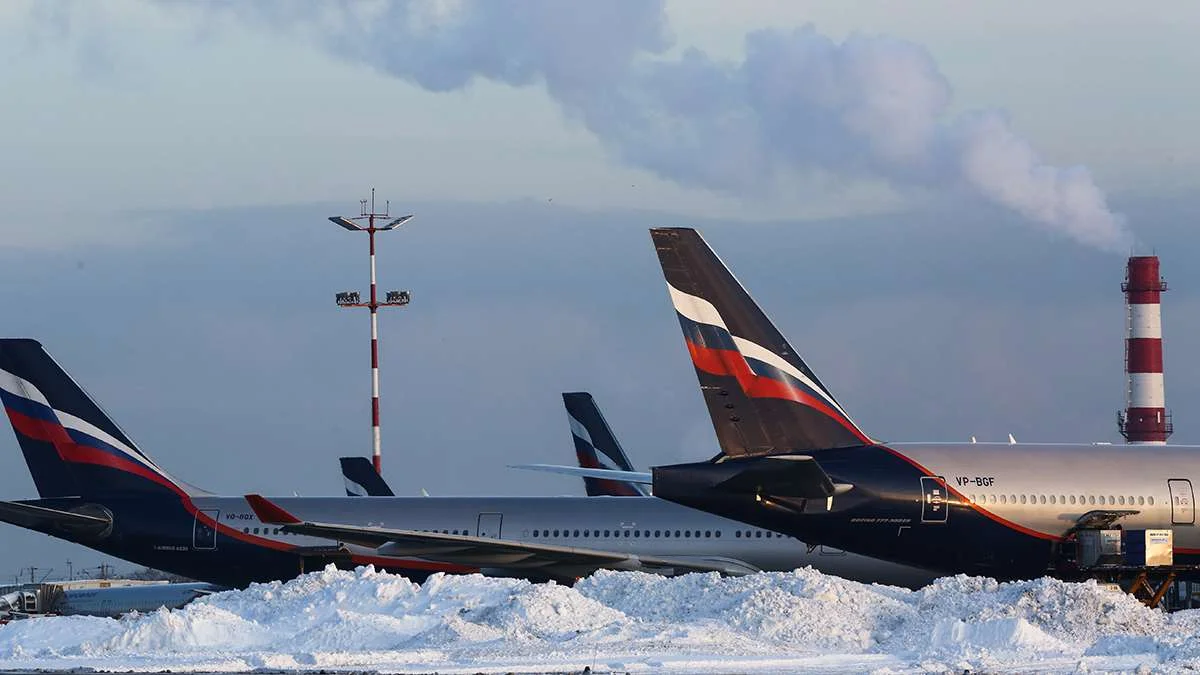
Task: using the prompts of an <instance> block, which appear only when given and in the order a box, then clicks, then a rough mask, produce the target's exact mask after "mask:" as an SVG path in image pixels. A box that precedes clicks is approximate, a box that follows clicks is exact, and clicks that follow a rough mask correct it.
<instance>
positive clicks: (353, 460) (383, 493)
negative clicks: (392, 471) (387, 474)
mask: <svg viewBox="0 0 1200 675" xmlns="http://www.w3.org/2000/svg"><path fill="white" fill-rule="evenodd" d="M339 459H340V461H341V463H342V479H343V480H345V481H346V496H347V497H394V496H396V493H395V492H392V488H391V486H389V485H388V484H387V481H385V480H384V479H383V476H381V475H379V474H378V473H377V472H376V471H375V465H373V464H371V460H369V459H367V458H366V457H341V458H339Z"/></svg>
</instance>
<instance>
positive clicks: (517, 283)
mask: <svg viewBox="0 0 1200 675" xmlns="http://www.w3.org/2000/svg"><path fill="white" fill-rule="evenodd" d="M1044 4H1045V3H1032V2H1029V3H1010V2H1004V3H1001V2H994V3H992V2H989V3H972V4H969V5H965V4H962V3H957V2H926V3H920V4H911V5H904V6H899V5H896V4H895V3H884V2H878V3H874V2H859V3H843V2H833V1H831V2H792V1H783V0H780V1H778V2H768V1H765V0H764V1H761V2H744V3H736V4H734V3H726V2H718V1H716V0H712V1H709V0H692V1H690V2H688V1H683V0H680V1H679V2H670V3H668V4H667V5H666V6H665V9H663V8H660V7H659V6H658V5H656V4H654V3H651V2H637V1H630V2H614V3H611V5H605V7H610V6H611V8H612V9H611V11H604V12H597V13H596V14H595V15H594V16H593V15H586V16H582V17H570V16H566V17H564V16H561V12H560V13H557V14H556V13H555V11H554V7H555V6H556V3H547V2H537V1H536V0H529V1H528V2H514V3H487V5H486V7H499V8H501V9H500V10H487V9H486V8H485V9H480V7H479V6H476V5H475V4H474V3H470V2H461V3H413V5H412V7H411V8H410V7H409V6H408V5H401V4H400V3H396V4H391V5H387V6H386V7H385V9H386V10H387V11H381V10H380V6H379V5H378V4H377V3H376V4H372V5H366V6H357V5H352V6H351V9H350V10H348V13H341V12H337V11H333V10H329V9H327V10H324V11H312V10H309V9H308V8H310V7H313V6H314V5H302V4H296V3H291V4H289V3H257V4H254V5H252V6H251V9H249V10H247V9H246V7H245V6H244V5H237V4H226V3H211V4H206V5H203V6H199V5H194V4H189V3H172V2H163V3H150V2H109V3H103V4H101V3H84V2H79V3H70V2H67V3H61V2H37V3H34V2H32V1H30V2H22V1H19V0H18V1H15V2H5V3H0V38H2V39H0V56H2V57H3V62H4V63H5V64H7V66H8V67H7V68H6V69H5V70H3V71H2V72H0V100H2V101H3V103H2V104H0V203H2V204H4V209H3V213H2V214H0V233H2V235H3V236H2V237H0V279H2V280H3V283H4V284H5V287H6V288H8V289H9V291H10V292H9V293H6V294H0V311H2V312H3V314H4V316H5V319H6V323H7V328H6V330H5V332H6V333H7V334H8V335H12V336H32V337H37V338H39V339H41V340H42V341H43V342H44V343H45V344H46V346H47V348H48V349H49V350H50V351H51V353H52V354H54V355H55V356H56V357H57V358H58V359H59V360H60V362H61V363H62V364H63V365H64V366H65V367H66V368H67V369H68V370H70V371H71V372H72V374H74V375H75V376H76V379H77V380H79V381H80V382H81V383H82V384H83V385H84V386H85V387H86V388H88V389H89V390H90V391H91V392H92V393H93V395H94V396H96V397H97V398H98V399H100V401H101V403H102V404H103V405H104V406H105V407H106V408H107V409H108V410H109V412H110V413H112V414H113V415H114V417H116V419H117V421H118V422H119V423H120V424H121V425H122V426H123V427H124V428H125V430H126V431H127V432H128V433H129V434H130V435H131V436H132V437H133V438H134V439H135V440H136V441H138V443H139V444H140V445H141V446H142V448H143V449H144V450H146V451H147V452H148V453H149V454H151V455H152V456H153V457H155V458H156V459H157V460H158V461H159V462H160V463H161V464H162V465H164V466H165V467H166V468H167V469H168V470H169V471H171V472H172V473H174V474H175V475H178V476H181V477H183V478H185V479H186V480H188V481H189V482H192V483H195V484H197V485H200V486H202V487H205V488H207V489H210V490H214V491H218V492H222V493H229V494H240V493H243V492H247V491H261V492H267V493H271V492H273V493H276V494H291V492H292V491H298V492H300V493H301V494H310V495H317V494H336V493H338V492H340V490H341V481H340V478H339V476H338V473H337V466H336V457H337V456H338V455H341V454H353V453H360V454H366V453H369V451H370V434H369V428H368V421H369V412H368V411H369V408H368V395H369V378H368V372H367V365H368V362H367V344H366V337H367V319H366V316H365V315H362V314H360V313H355V312H347V311H345V310H342V311H339V310H337V309H336V308H335V307H334V306H333V293H334V292H335V291H338V290H346V289H355V288H359V289H362V290H365V284H366V270H365V267H366V261H365V260H364V258H365V250H364V249H365V248H366V242H365V241H363V240H362V238H360V237H356V236H355V235H352V234H350V233H347V232H344V231H342V230H340V229H338V228H336V227H335V226H333V225H332V224H330V223H328V222H326V221H325V217H326V216H329V215H333V214H336V213H347V214H350V215H353V214H354V213H355V212H356V211H357V207H358V202H357V200H358V199H359V198H360V197H363V196H365V195H366V194H367V192H368V190H369V188H370V187H371V186H375V187H377V189H378V191H379V192H378V194H379V197H380V199H391V201H392V205H393V206H392V209H393V211H394V212H400V211H404V212H408V211H412V212H415V213H416V214H417V219H416V220H414V221H413V222H412V223H411V224H409V225H406V226H405V227H404V228H402V229H401V230H400V231H398V232H394V233H390V234H387V235H384V236H383V237H382V238H381V240H380V248H381V253H380V277H381V283H382V285H383V286H384V287H386V288H408V289H411V290H412V292H413V297H414V300H413V304H412V305H411V306H409V307H407V308H405V309H403V310H399V311H395V312H388V313H386V314H384V316H383V317H382V318H381V332H382V339H383V343H382V350H383V355H382V361H383V377H382V387H383V417H384V453H385V458H384V459H385V473H386V475H387V478H388V480H389V481H390V482H392V483H393V485H394V486H395V487H396V488H397V489H398V491H399V492H400V493H401V494H418V493H419V491H420V489H422V488H425V489H427V490H428V491H429V492H430V493H432V494H435V495H438V494H441V495H448V494H480V493H503V494H566V493H579V492H581V486H579V485H576V484H575V482H574V481H572V480H570V479H567V478H563V477H555V476H539V475H523V474H520V473H516V472H511V471H506V470H504V469H503V468H502V467H503V465H504V464H506V463H511V462H514V461H563V460H568V459H570V455H571V446H570V438H569V436H568V429H567V425H566V423H565V420H564V417H563V414H562V412H561V409H560V406H561V401H560V399H559V396H558V394H559V392H561V391H564V390H590V391H592V392H593V393H594V394H595V395H596V397H597V399H598V401H599V402H600V404H601V405H602V407H603V408H604V409H605V412H606V413H607V415H608V417H609V421H610V423H611V424H612V426H613V427H614V429H615V431H616V432H617V433H618V434H619V435H620V437H621V438H622V439H623V441H624V443H625V445H626V447H627V450H629V452H630V454H631V455H632V456H633V458H634V461H635V463H637V464H638V465H639V466H648V465H651V464H654V463H665V462H673V461H680V460H686V459H696V458H702V457H707V456H710V455H711V454H712V452H713V450H714V443H713V439H712V433H711V427H710V426H709V424H708V421H707V417H706V415H705V413H704V410H703V407H702V401H701V398H700V396H699V394H698V392H697V391H696V387H695V380H694V377H693V374H692V372H691V368H690V365H689V364H688V362H687V358H686V352H685V351H684V349H683V346H682V341H681V340H680V336H679V335H678V327H677V324H676V322H675V321H674V318H673V315H672V311H671V309H670V306H669V303H668V302H667V299H666V295H665V293H664V292H663V288H662V281H661V274H660V272H659V270H658V267H657V263H656V260H655V257H654V254H653V251H652V249H651V247H650V244H649V237H648V235H647V234H646V228H648V227H650V226H655V225H695V226H697V227H700V228H701V229H702V230H703V231H704V233H705V235H706V237H707V238H708V239H709V241H710V243H712V244H713V245H714V247H715V248H717V250H718V253H720V254H721V255H722V257H723V258H724V259H725V261H726V262H727V263H729V264H730V265H731V267H732V268H733V269H734V271H735V273H737V275H738V276H739V278H740V279H741V280H742V282H743V283H744V284H745V285H746V286H747V287H748V288H749V290H750V291H751V293H752V294H754V295H755V297H756V298H758V299H759V300H760V301H761V303H762V305H763V306H764V308H765V309H766V310H767V312H768V313H769V314H770V315H772V316H773V317H774V318H775V319H776V321H777V323H778V324H779V325H780V327H781V328H782V329H783V331H784V333H785V334H787V335H788V336H789V337H790V338H791V339H792V342H793V344H794V345H795V346H796V347H797V348H798V349H799V350H801V352H802V353H803V354H804V355H805V357H806V358H807V359H808V361H809V363H810V365H811V366H812V367H813V368H814V369H815V370H816V371H817V372H818V374H819V375H820V376H821V377H822V379H823V380H824V381H825V382H826V384H828V385H829V386H830V387H831V388H832V389H833V390H834V393H835V394H836V395H837V396H838V397H839V398H840V399H841V401H842V403H843V404H844V406H845V407H846V408H847V409H848V411H849V412H850V413H851V415H852V416H853V417H855V419H856V421H858V422H859V424H860V425H861V426H863V428H864V429H866V430H867V431H868V433H870V434H872V435H874V436H876V437H880V438H884V439H896V440H921V439H930V440H956V439H964V438H966V437H967V436H969V435H971V434H975V435H977V436H979V437H980V438H981V439H984V438H990V439H997V440H999V439H1003V438H1004V437H1005V435H1006V434H1007V433H1009V432H1012V433H1014V434H1015V435H1016V436H1017V437H1018V439H1020V440H1053V441H1072V440H1085V441H1089V440H1109V441H1112V440H1116V434H1115V423H1114V414H1115V411H1116V410H1117V409H1118V408H1120V407H1122V406H1123V405H1124V381H1123V377H1122V373H1121V366H1122V358H1123V347H1122V344H1121V339H1122V334H1123V330H1124V310H1123V307H1122V304H1121V303H1122V297H1121V295H1120V291H1119V284H1120V282H1121V280H1122V277H1123V263H1124V261H1123V257H1122V255H1121V254H1120V253H1121V252H1122V251H1125V252H1127V251H1128V250H1129V242H1136V246H1137V247H1138V249H1139V250H1142V251H1148V250H1156V251H1157V252H1159V253H1160V254H1161V255H1162V259H1163V272H1164V275H1165V276H1166V278H1167V280H1168V282H1169V283H1170V284H1171V288H1172V290H1171V291H1170V292H1169V293H1168V294H1167V295H1166V296H1165V297H1164V302H1165V303H1166V305H1165V308H1164V335H1165V338H1166V347H1165V352H1166V361H1167V371H1168V372H1167V375H1166V381H1167V397H1168V405H1169V406H1170V407H1171V408H1172V409H1173V410H1174V411H1175V414H1176V417H1175V419H1176V427H1177V430H1178V431H1177V432H1176V436H1175V440H1177V441H1180V442H1196V441H1200V433H1197V432H1196V431H1195V429H1196V427H1195V426H1194V425H1191V424H1189V422H1188V420H1189V419H1190V415H1189V411H1191V410H1195V409H1197V407H1198V406H1200V387H1197V386H1196V385H1195V384H1193V383H1194V382H1195V377H1194V376H1193V374H1194V373H1195V372H1196V366H1197V365H1200V358H1198V357H1196V356H1195V355H1193V354H1190V353H1189V352H1188V349H1189V346H1190V345H1189V342H1190V339H1189V338H1190V336H1191V335H1193V334H1194V333H1195V332H1196V331H1197V330H1198V329H1200V318H1198V317H1200V312H1198V311H1197V310H1200V291H1198V290H1196V289H1200V271H1194V270H1193V269H1190V267H1191V266H1190V265H1189V263H1190V262H1191V261H1192V260H1194V259H1195V256H1196V254H1197V253H1200V251H1197V250H1196V249H1197V248H1198V246H1197V238H1196V237H1195V235H1194V234H1193V223H1195V222H1197V219H1198V218H1200V200H1197V199H1196V198H1194V197H1192V196H1191V195H1192V193H1194V192H1195V191H1196V188H1197V187H1200V185H1197V183H1198V182H1200V178H1198V177H1200V172H1198V171H1197V169H1198V168H1200V135H1198V134H1196V133H1194V131H1193V129H1192V125H1193V124H1194V121H1193V119H1192V115H1191V114H1190V111H1194V110H1195V109H1196V107H1197V105H1198V104H1200V101H1198V100H1197V98H1198V97H1200V94H1197V91H1196V88H1195V87H1194V86H1191V83H1192V82H1194V81H1195V80H1196V76H1197V75H1198V73H1197V72H1196V66H1195V64H1197V63H1200V53H1197V51H1198V49H1200V47H1197V46H1196V42H1195V39H1194V35H1196V34H1197V31H1198V29H1200V8H1198V7H1197V6H1196V5H1194V4H1191V3H1168V4H1159V5H1157V6H1156V8H1157V9H1156V11H1155V12H1146V11H1140V10H1137V9H1136V8H1134V7H1133V6H1131V5H1128V4H1127V3H1119V2H1058V3H1052V4H1050V5H1049V6H1044ZM323 7H326V8H329V7H335V6H334V5H323ZM588 7H600V5H594V6H592V5H589V6H588ZM735 8H736V9H735ZM410 10H411V11H410ZM501 10H502V11H501ZM439 22H440V23H443V24H445V25H447V26H450V27H451V28H452V29H453V30H449V29H448V30H445V31H442V32H440V33H437V34H436V35H435V34H434V33H432V32H431V29H430V28H429V26H431V25H436V24H438V23H439ZM806 27H807V28H806ZM881 130H883V131H882V132H881ZM883 132H886V133H883ZM1078 167H1086V169H1087V170H1086V171H1083V170H1082V169H1080V168H1078ZM1122 246H1123V247H1124V248H1123V249H1122ZM6 437H7V438H8V440H7V441H0V446H2V445H4V444H6V445H7V446H8V451H7V453H0V454H7V455H8V457H9V459H8V461H7V463H0V466H7V467H8V469H5V470H3V471H0V495H3V496H5V497H6V498H27V497H32V496H34V495H35V494H36V493H35V491H34V488H33V485H32V481H31V480H30V479H29V477H28V473H27V471H26V470H25V467H24V466H23V463H22V462H21V460H20V453H19V449H18V448H17V445H16V442H15V439H13V438H12V436H11V435H7V436H6ZM0 550H3V551H5V552H6V553H5V554H3V555H2V556H0V580H3V579H4V578H5V575H8V574H12V573H15V572H16V571H17V569H18V568H20V567H22V566H28V565H30V564H36V565H38V566H39V567H43V568H44V567H63V566H64V565H63V563H62V562H61V560H65V559H66V558H67V557H71V558H72V559H73V560H74V561H75V563H76V565H77V566H82V565H83V564H86V563H89V562H91V561H93V560H99V557H98V556H96V555H94V554H91V553H89V552H87V551H85V550H83V549H79V548H76V547H73V546H69V545H66V544H60V543H54V542H52V541H51V540H48V539H47V538H45V537H42V536H41V535H33V534H30V533H27V532H24V531H21V530H19V529H17V528H15V527H10V526H3V527H0ZM10 568H11V569H10Z"/></svg>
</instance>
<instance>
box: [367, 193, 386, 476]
mask: <svg viewBox="0 0 1200 675" xmlns="http://www.w3.org/2000/svg"><path fill="white" fill-rule="evenodd" d="M367 222H368V227H367V239H368V240H370V242H371V303H370V308H371V440H372V444H371V463H372V464H373V465H374V466H375V473H377V474H380V475H382V474H383V457H382V455H381V454H380V447H379V446H380V435H379V302H378V297H377V296H376V295H375V214H371V216H370V220H368V221H367Z"/></svg>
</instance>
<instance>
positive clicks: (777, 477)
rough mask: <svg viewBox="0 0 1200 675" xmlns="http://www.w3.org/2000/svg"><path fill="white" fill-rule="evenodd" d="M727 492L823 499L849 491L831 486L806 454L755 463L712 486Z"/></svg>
mask: <svg viewBox="0 0 1200 675" xmlns="http://www.w3.org/2000/svg"><path fill="white" fill-rule="evenodd" d="M716 487H717V488H718V489H721V490H726V491H728V492H739V493H748V494H761V495H770V496H772V497H796V498H800V499H825V498H827V497H832V496H834V495H835V494H841V493H843V492H846V491H847V490H849V489H850V486H849V485H845V484H841V483H834V482H833V480H832V479H830V478H829V474H827V473H825V470H824V469H822V468H821V466H820V465H819V464H817V462H816V460H814V459H813V458H812V457H811V456H809V455H775V456H772V457H767V458H765V459H763V460H761V461H757V462H755V463H754V464H753V465H751V466H749V467H747V468H746V470H745V471H742V472H739V473H738V474H736V475H734V476H733V477H732V478H729V479H727V480H725V481H723V482H721V483H718V484H717V486H716Z"/></svg>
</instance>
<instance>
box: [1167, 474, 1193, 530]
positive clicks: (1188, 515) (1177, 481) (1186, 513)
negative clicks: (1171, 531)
mask: <svg viewBox="0 0 1200 675" xmlns="http://www.w3.org/2000/svg"><path fill="white" fill-rule="evenodd" d="M1167 487H1168V488H1170V490H1171V524H1172V525H1193V524H1195V522H1196V502H1195V500H1194V499H1193V498H1192V481H1190V480H1187V479H1185V478H1172V479H1171V480H1169V481H1167Z"/></svg>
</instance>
